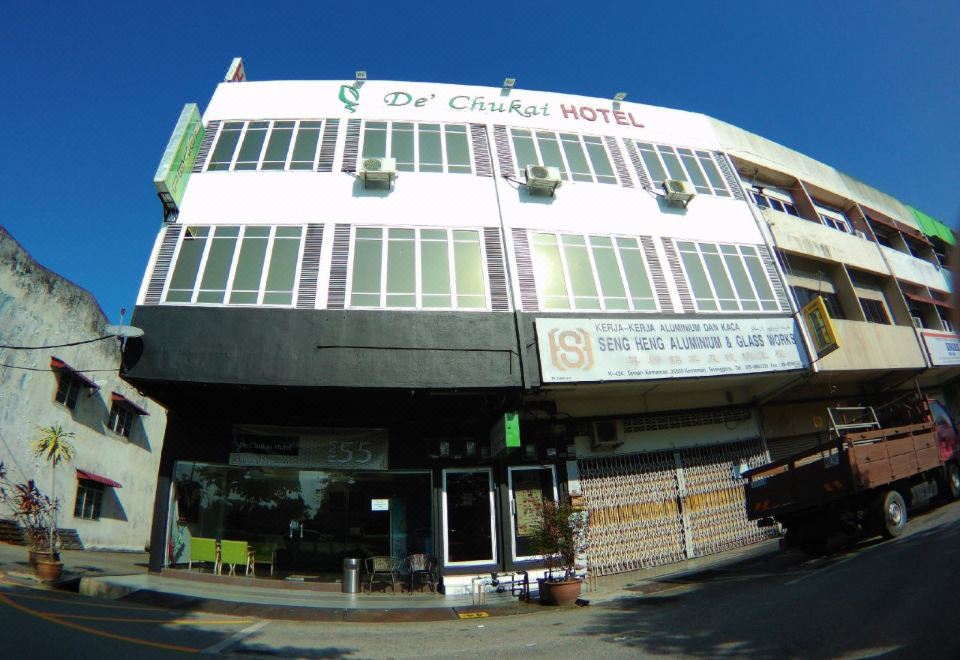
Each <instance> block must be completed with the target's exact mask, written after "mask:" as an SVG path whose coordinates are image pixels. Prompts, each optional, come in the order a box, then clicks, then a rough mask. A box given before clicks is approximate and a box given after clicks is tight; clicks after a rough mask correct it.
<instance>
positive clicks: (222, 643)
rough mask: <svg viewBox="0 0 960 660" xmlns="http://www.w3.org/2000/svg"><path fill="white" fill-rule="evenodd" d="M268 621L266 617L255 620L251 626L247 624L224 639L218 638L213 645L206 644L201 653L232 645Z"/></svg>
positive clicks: (264, 625) (219, 649)
mask: <svg viewBox="0 0 960 660" xmlns="http://www.w3.org/2000/svg"><path fill="white" fill-rule="evenodd" d="M268 623H270V621H268V620H266V619H264V620H262V621H257V622H256V623H255V624H253V625H252V626H247V627H246V628H244V629H243V630H239V631H237V632H236V633H234V634H233V635H230V636H229V637H227V638H226V639H223V640H220V641H219V642H217V643H216V644H214V645H213V646H208V647H207V648H205V649H203V650H202V651H201V653H203V654H204V655H207V654H216V653H220V652H221V651H223V650H224V649H226V648H227V647H229V646H233V645H234V644H237V643H238V642H241V641H243V640H244V639H245V638H247V637H249V636H250V635H252V634H253V633H255V632H257V631H258V630H260V629H261V628H264V627H266V625H267V624H268Z"/></svg>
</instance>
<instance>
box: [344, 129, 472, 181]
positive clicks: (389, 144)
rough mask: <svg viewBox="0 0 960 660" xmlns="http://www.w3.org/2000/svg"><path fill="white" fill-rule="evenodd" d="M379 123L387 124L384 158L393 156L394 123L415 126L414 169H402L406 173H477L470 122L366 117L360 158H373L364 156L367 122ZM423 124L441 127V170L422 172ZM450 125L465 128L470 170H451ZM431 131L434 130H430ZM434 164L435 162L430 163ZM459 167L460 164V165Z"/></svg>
mask: <svg viewBox="0 0 960 660" xmlns="http://www.w3.org/2000/svg"><path fill="white" fill-rule="evenodd" d="M371 122H373V123H377V124H386V125H387V128H386V129H385V130H386V134H387V135H386V141H385V143H384V144H385V146H384V150H385V151H386V153H385V154H379V155H380V156H382V157H383V158H393V156H392V155H390V154H391V151H392V150H393V125H394V124H411V125H412V126H413V130H412V131H411V132H412V133H413V163H412V165H413V169H412V170H401V171H402V172H404V173H405V174H475V173H476V166H475V164H474V163H475V162H476V161H475V159H474V154H473V140H471V139H470V126H469V124H461V123H459V122H441V121H402V120H393V119H364V120H363V125H362V126H361V127H360V141H359V143H358V145H357V157H358V158H359V159H360V160H363V158H373V156H363V148H364V143H365V141H366V135H367V124H369V123H371ZM423 124H431V125H433V124H435V125H437V126H439V127H440V130H439V134H440V159H441V162H440V167H441V168H442V171H440V172H421V171H420V164H421V163H420V126H421V125H423ZM448 126H460V127H463V129H464V136H465V137H466V140H467V166H468V167H469V168H470V171H469V172H450V162H449V161H448V160H447V127H448ZM428 132H430V133H432V132H434V131H428ZM429 164H430V165H433V164H434V163H429ZM458 167H459V166H458Z"/></svg>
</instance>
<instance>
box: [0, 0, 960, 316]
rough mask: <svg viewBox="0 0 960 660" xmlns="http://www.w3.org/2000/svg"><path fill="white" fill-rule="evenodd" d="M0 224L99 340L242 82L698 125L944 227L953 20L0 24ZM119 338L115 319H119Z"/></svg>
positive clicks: (732, 8) (708, 12)
mask: <svg viewBox="0 0 960 660" xmlns="http://www.w3.org/2000/svg"><path fill="white" fill-rule="evenodd" d="M2 17H3V18H2V22H0V61H2V65H0V99H2V101H0V117H2V118H3V128H4V133H3V138H2V140H0V145H2V151H0V193H2V196H3V200H4V204H3V207H2V211H0V224H3V225H4V226H5V227H6V228H7V229H8V230H9V231H10V232H11V233H12V234H13V236H14V237H15V238H16V239H17V240H19V241H20V242H21V243H22V244H23V245H24V247H26V249H27V250H29V251H30V252H31V253H32V254H33V256H34V257H35V258H36V259H37V260H38V261H39V262H40V263H42V264H44V265H45V266H47V267H49V268H51V269H53V270H54V271H56V272H58V273H60V274H61V275H63V276H65V277H67V278H69V279H70V280H72V281H74V282H76V283H77V284H79V285H81V286H83V287H85V288H87V289H89V290H90V291H91V292H93V294H94V295H95V296H96V297H97V299H98V300H99V302H100V304H101V306H102V307H103V309H104V311H105V312H106V313H107V315H108V316H109V317H110V319H111V320H112V321H114V322H116V321H117V320H118V319H119V310H120V308H121V307H126V308H127V309H128V310H131V311H132V309H133V305H134V302H135V299H136V293H137V290H138V287H139V284H140V280H141V279H142V277H143V272H144V268H145V266H146V260H147V257H148V256H149V252H150V249H151V247H152V245H153V241H154V238H155V237H156V234H157V230H158V229H159V227H160V222H161V209H160V203H159V201H158V200H157V199H156V196H155V193H154V190H153V184H152V177H153V173H154V171H155V169H156V166H157V163H158V162H159V159H160V156H161V154H162V153H163V149H164V146H165V145H166V142H167V139H168V137H169V135H170V132H171V131H172V129H173V125H174V124H175V122H176V119H177V116H178V114H179V112H180V109H181V108H182V107H183V104H184V103H187V102H197V103H199V104H200V106H201V109H203V108H204V107H205V106H206V104H207V102H208V101H209V99H210V96H211V94H212V93H213V89H214V87H215V85H216V84H217V82H218V81H219V80H221V79H222V77H223V75H224V72H225V71H226V68H227V66H228V65H229V63H230V60H231V58H232V57H234V56H237V55H240V56H243V57H244V59H245V61H246V64H247V72H248V76H249V78H250V79H251V80H275V79H313V80H338V79H347V80H349V79H352V76H353V72H354V71H355V70H356V69H366V70H367V71H368V72H369V74H370V77H371V78H377V79H383V80H386V79H390V80H417V81H430V82H450V83H464V84H480V85H498V84H499V83H500V82H501V81H502V80H503V78H504V77H506V76H513V77H516V78H517V81H518V82H517V86H518V87H519V88H525V89H535V90H548V91H557V92H567V93H576V94H585V95H594V96H600V97H610V96H612V94H613V93H614V92H617V91H621V90H623V91H626V92H628V93H629V97H628V100H631V101H636V102H641V103H650V104H654V105H662V106H667V107H673V108H681V109H685V110H691V111H696V112H703V113H706V114H708V115H711V116H713V117H716V118H718V119H722V120H725V121H728V122H731V123H733V124H736V125H738V126H741V127H743V128H745V129H747V130H750V131H753V132H755V133H758V134H760V135H762V136H764V137H767V138H770V139H772V140H775V141H777V142H780V143H782V144H784V145H787V146H789V147H792V148H794V149H797V150H799V151H802V152H804V153H806V154H808V155H810V156H812V157H814V158H817V159H818V160H821V161H823V162H826V163H828V164H830V165H833V166H834V167H837V168H838V169H841V170H843V171H845V172H847V173H849V174H852V175H853V176H856V177H857V178H859V179H862V180H863V181H865V182H867V183H869V184H871V185H873V186H875V187H877V188H879V189H881V190H883V191H885V192H888V193H890V194H892V195H893V196H895V197H897V198H898V199H900V200H902V201H905V202H908V203H910V204H913V205H914V206H916V207H918V208H920V209H921V210H924V211H926V212H927V213H929V214H931V215H933V216H935V217H937V218H939V219H941V220H943V221H945V222H947V223H949V224H951V225H956V223H957V219H958V217H960V158H958V155H960V127H958V118H960V112H958V110H960V58H958V56H957V38H958V34H960V3H958V2H956V0H936V1H925V2H904V1H897V2H860V1H850V0H845V1H843V2H837V1H836V0H834V1H832V2H791V3H787V2H753V1H740V2H707V1H703V2H680V1H671V2H643V3H638V2H589V1H585V0H584V1H579V2H570V1H567V0H551V1H550V2H537V3H533V2H509V3H504V2H499V1H497V2H493V1H489V2H475V3H431V2H415V1H414V2H402V3H401V2H395V3H386V2H377V1H373V2H367V3H355V2H350V3H347V2H342V3H338V2H333V1H325V2H309V3H308V2H300V3H289V4H288V3H265V2H243V1H235V2H230V3H214V2H191V3H183V4H178V3H142V2H122V3H120V2H90V3H48V2H13V1H12V0H8V1H7V2H5V3H3V12H2ZM127 318H128V319H129V312H128V317H127Z"/></svg>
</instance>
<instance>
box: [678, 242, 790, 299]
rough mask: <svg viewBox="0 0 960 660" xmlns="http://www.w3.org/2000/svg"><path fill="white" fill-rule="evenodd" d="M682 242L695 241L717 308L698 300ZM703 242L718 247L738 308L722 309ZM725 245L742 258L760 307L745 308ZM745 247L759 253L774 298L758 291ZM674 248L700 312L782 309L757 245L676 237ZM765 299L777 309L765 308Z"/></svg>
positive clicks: (758, 259)
mask: <svg viewBox="0 0 960 660" xmlns="http://www.w3.org/2000/svg"><path fill="white" fill-rule="evenodd" d="M681 242H683V243H693V245H694V246H695V247H696V251H697V256H698V257H699V258H700V265H701V267H702V268H703V272H704V273H705V274H706V277H707V284H708V285H709V286H710V293H711V295H712V297H713V302H714V303H716V305H717V309H700V303H699V302H698V301H697V295H696V293H695V292H694V290H693V280H691V279H690V273H689V272H688V271H687V265H686V264H685V263H684V261H683V254H684V252H685V250H683V249H681V248H680V245H679V244H680V243H681ZM701 243H706V244H708V245H713V246H715V247H716V248H717V253H718V254H719V255H720V264H721V265H722V266H723V271H724V273H726V275H727V280H728V281H729V282H730V288H731V289H733V295H734V296H735V297H734V298H733V300H734V301H735V302H736V303H737V308H738V309H721V308H720V297H719V296H718V295H717V287H716V285H715V284H714V283H713V277H711V275H710V269H709V268H708V267H707V262H706V260H705V259H704V256H703V250H702V249H701V247H700V244H701ZM724 245H727V246H730V247H733V248H734V249H736V251H737V256H738V257H739V258H740V262H741V264H742V265H743V269H744V271H745V272H746V274H747V282H748V283H749V284H750V290H751V291H753V295H754V296H755V298H754V300H756V301H757V305H759V309H756V310H754V309H743V301H742V300H741V299H740V297H739V295H738V294H737V285H736V283H735V281H734V279H733V276H732V274H731V273H730V267H729V266H728V265H727V260H726V259H724V256H726V255H724V254H723V251H722V250H721V247H722V246H724ZM743 247H752V248H753V249H754V251H755V252H756V253H757V255H756V257H757V261H759V262H760V268H761V270H762V271H763V276H764V277H765V278H766V282H767V285H768V286H769V287H770V292H771V294H772V295H773V297H772V298H768V299H765V298H762V297H761V296H760V292H759V291H757V285H756V283H755V282H754V281H753V276H752V275H751V274H750V269H749V268H748V267H747V263H746V255H744V253H743V250H742V248H743ZM674 249H675V250H676V251H677V257H678V258H677V261H679V262H680V268H681V269H682V270H683V276H684V277H685V278H686V281H687V286H688V287H689V288H690V298H691V299H692V300H693V304H694V305H695V306H696V308H697V311H698V312H701V313H704V314H736V313H741V312H742V313H749V314H753V313H758V314H777V313H779V312H780V311H781V310H780V301H779V300H777V297H776V295H777V293H776V288H775V287H774V286H773V282H771V281H770V276H769V275H768V274H767V269H766V267H765V266H764V263H763V257H762V256H761V255H760V252H759V250H757V246H756V245H746V246H744V245H741V244H739V243H712V242H710V241H698V240H694V239H685V238H680V239H674ZM724 300H727V299H726V298H724ZM765 300H768V301H770V302H772V303H773V304H774V305H776V306H777V309H763V303H764V301H765Z"/></svg>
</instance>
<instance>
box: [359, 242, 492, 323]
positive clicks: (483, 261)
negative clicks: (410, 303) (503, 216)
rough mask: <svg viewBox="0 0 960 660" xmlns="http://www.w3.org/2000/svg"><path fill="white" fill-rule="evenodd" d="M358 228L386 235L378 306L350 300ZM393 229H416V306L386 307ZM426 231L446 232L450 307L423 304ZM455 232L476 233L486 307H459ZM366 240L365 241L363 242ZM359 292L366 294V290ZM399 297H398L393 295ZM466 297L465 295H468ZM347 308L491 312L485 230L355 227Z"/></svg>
mask: <svg viewBox="0 0 960 660" xmlns="http://www.w3.org/2000/svg"><path fill="white" fill-rule="evenodd" d="M357 229H380V230H381V231H382V232H383V233H382V234H381V237H380V242H381V245H380V293H379V296H380V302H379V304H378V305H376V306H368V305H353V304H352V303H351V298H352V296H353V293H354V291H353V264H354V260H355V258H356V249H355V247H356V244H357ZM391 229H410V230H413V232H414V234H413V243H414V256H413V259H414V287H415V291H414V292H413V294H414V296H415V298H416V305H415V306H414V307H388V306H387V295H388V294H387V274H388V272H389V262H388V260H387V257H388V255H389V249H390V238H389V230H391ZM423 230H426V231H431V230H442V231H445V232H447V255H448V258H447V269H448V272H449V275H450V302H451V306H450V307H432V306H431V307H424V305H423V271H422V269H421V261H422V260H421V252H422V251H421V247H422V242H423V239H422V238H421V232H422V231H423ZM455 231H475V232H477V237H478V240H479V245H480V274H481V277H482V278H483V296H484V305H483V307H459V306H458V305H457V296H458V292H457V279H456V276H457V264H456V256H455V252H454V246H455V244H456V243H457V242H458V241H457V239H456V238H454V232H455ZM364 240H366V239H364ZM427 241H428V242H439V241H436V240H434V239H427ZM359 293H364V292H363V291H361V292H359ZM394 295H396V294H394ZM465 295H466V294H465ZM344 300H345V303H344V304H345V307H346V309H387V310H398V311H403V310H407V311H410V310H418V311H426V312H431V311H438V312H443V311H459V312H489V311H491V304H490V281H489V276H488V274H487V248H486V245H485V243H484V239H483V227H422V226H415V227H414V226H410V225H353V226H352V227H350V256H349V257H348V259H347V289H346V294H345V296H344Z"/></svg>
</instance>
